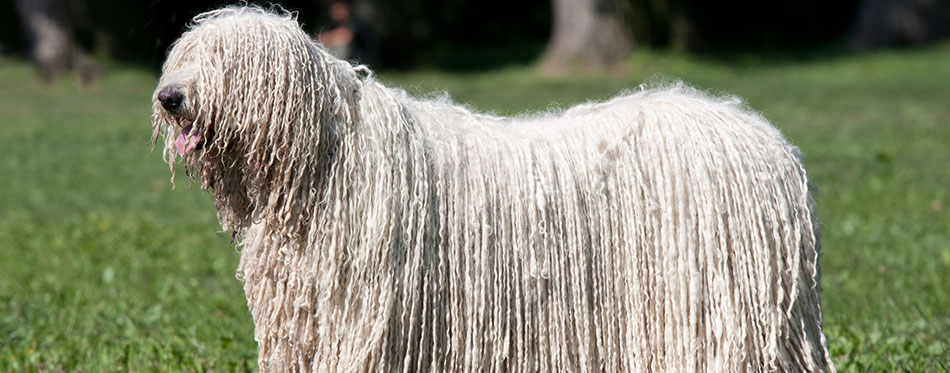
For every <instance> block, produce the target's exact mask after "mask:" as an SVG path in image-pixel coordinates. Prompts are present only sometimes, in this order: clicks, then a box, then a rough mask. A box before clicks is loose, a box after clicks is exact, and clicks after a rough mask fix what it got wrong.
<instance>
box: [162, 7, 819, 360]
mask: <svg viewBox="0 0 950 373" xmlns="http://www.w3.org/2000/svg"><path fill="white" fill-rule="evenodd" d="M153 122H154V123H153V124H154V131H155V138H156V141H157V139H158V138H159V137H163V138H164V142H165V152H164V153H165V156H166V158H167V160H168V162H169V164H170V165H171V167H172V170H174V166H175V164H177V163H181V164H183V165H184V166H185V168H186V169H187V170H189V174H190V175H192V176H194V177H197V178H200V180H201V183H202V186H203V187H205V188H210V189H211V190H212V191H213V195H214V198H215V201H216V205H217V209H218V215H219V218H220V221H221V224H222V226H223V227H224V229H226V230H232V231H233V232H235V234H236V237H237V239H238V240H239V241H240V245H241V246H242V247H243V249H242V251H241V263H240V267H239V268H238V274H239V277H240V278H241V279H242V280H243V281H244V289H245V292H246V295H247V299H248V306H249V307H250V310H251V313H252V315H253V319H254V324H255V328H256V330H255V339H256V340H257V341H258V343H259V347H260V355H259V363H260V367H261V368H262V370H269V371H287V370H294V371H296V370H302V371H328V370H330V371H333V370H336V371H350V370H354V369H359V370H370V371H396V370H403V371H428V370H433V371H536V370H540V371H559V372H560V371H648V370H649V371H711V372H721V371H765V370H781V371H824V370H833V369H834V367H833V365H832V362H831V361H830V359H829V356H828V351H827V348H826V343H825V337H824V335H823V334H822V325H821V323H822V316H821V308H820V305H819V297H818V292H819V284H820V270H819V266H818V252H819V240H818V222H817V218H816V215H815V208H814V204H813V201H812V199H811V197H810V195H809V182H808V178H807V177H806V174H805V170H804V169H803V168H802V164H801V162H800V160H799V157H798V154H797V150H796V148H794V147H793V146H791V145H789V144H788V142H786V141H785V139H784V138H783V137H782V135H781V134H780V133H779V131H778V130H776V129H775V128H774V127H772V126H771V125H770V124H769V123H768V122H767V121H766V120H765V119H763V118H762V117H761V116H758V115H756V114H754V113H752V112H749V111H747V110H745V109H744V108H743V107H742V105H741V104H740V103H739V102H738V100H735V99H718V98H713V97H709V96H706V95H703V94H702V93H699V92H697V91H695V90H692V89H690V88H687V87H684V86H682V85H674V86H670V87H665V88H660V89H652V90H650V89H643V90H640V91H638V92H636V93H632V94H628V95H624V96H619V97H616V98H614V99H612V100H609V101H607V102H602V103H591V104H585V105H581V106H577V107H574V108H571V109H569V110H567V111H564V112H559V113H543V114H537V115H534V116H523V117H517V118H503V117H496V116H491V115H483V114H477V113H473V112H471V111H470V110H468V109H466V108H464V107H461V106H459V105H456V104H453V103H452V102H449V101H448V100H420V99H416V98H413V97H410V96H408V95H407V94H405V93H404V92H403V91H400V90H394V89H390V88H386V87H384V86H383V85H381V84H380V83H378V82H377V81H376V80H374V78H373V77H372V74H371V73H369V71H368V70H366V69H365V68H364V67H356V68H354V67H353V66H351V65H350V64H349V63H347V62H344V61H341V60H338V59H336V58H334V57H332V56H330V55H329V54H328V53H327V52H326V51H325V50H324V49H323V48H322V47H321V46H319V45H317V44H316V43H315V42H314V41H313V40H311V38H310V37H309V36H308V35H307V34H306V33H304V32H303V31H302V30H301V29H300V27H299V26H298V24H297V23H296V21H295V20H294V19H293V17H292V16H290V15H288V14H283V13H280V14H275V13H271V12H269V11H264V10H261V9H259V8H253V7H251V8H246V7H231V8H225V9H221V10H216V11H212V12H208V13H205V14H202V15H200V16H198V17H197V18H196V19H195V24H194V26H192V27H191V29H190V30H189V31H188V32H186V33H185V34H184V35H183V36H182V37H181V39H180V40H178V42H177V43H176V44H175V46H174V48H173V49H172V50H171V52H170V54H169V56H168V60H167V61H166V63H165V66H164V68H163V75H162V78H161V81H160V83H159V87H158V89H157V90H156V91H155V96H154V114H153Z"/></svg>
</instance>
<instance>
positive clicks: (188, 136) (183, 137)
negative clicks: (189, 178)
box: [175, 128, 202, 155]
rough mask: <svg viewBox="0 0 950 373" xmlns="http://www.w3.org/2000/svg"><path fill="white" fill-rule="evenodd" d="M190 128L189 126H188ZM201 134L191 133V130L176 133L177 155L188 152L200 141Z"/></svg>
mask: <svg viewBox="0 0 950 373" xmlns="http://www.w3.org/2000/svg"><path fill="white" fill-rule="evenodd" d="M189 129H190V128H189ZM201 140H202V139H201V135H199V134H197V133H191V131H182V132H181V133H180V134H178V138H177V139H175V149H177V150H178V155H185V153H187V152H190V151H191V150H192V149H194V148H195V147H196V146H198V144H200V143H201Z"/></svg>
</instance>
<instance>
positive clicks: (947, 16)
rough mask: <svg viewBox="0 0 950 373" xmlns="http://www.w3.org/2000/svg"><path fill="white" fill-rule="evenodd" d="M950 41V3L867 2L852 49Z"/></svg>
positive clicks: (910, 0) (940, 0)
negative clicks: (948, 39) (946, 39)
mask: <svg viewBox="0 0 950 373" xmlns="http://www.w3.org/2000/svg"><path fill="white" fill-rule="evenodd" d="M946 37H950V0H865V1H864V2H863V3H862V4H861V9H860V11H859V13H858V18H857V22H856V24H855V28H854V30H853V31H852V34H851V45H852V46H853V47H855V48H858V49H869V48H880V47H895V46H910V45H918V44H922V43H926V42H930V41H933V40H937V39H941V38H946Z"/></svg>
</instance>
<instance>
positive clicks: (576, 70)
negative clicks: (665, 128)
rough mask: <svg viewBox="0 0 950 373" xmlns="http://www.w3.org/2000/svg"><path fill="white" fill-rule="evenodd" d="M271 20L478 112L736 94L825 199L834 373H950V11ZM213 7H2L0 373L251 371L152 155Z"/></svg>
mask: <svg viewBox="0 0 950 373" xmlns="http://www.w3.org/2000/svg"><path fill="white" fill-rule="evenodd" d="M250 3H252V4H257V3H259V4H262V5H264V6H265V7H266V6H270V5H269V4H270V3H269V2H268V3H263V2H257V1H251V2H250ZM274 3H276V4H278V5H279V6H281V7H283V8H285V9H287V10H291V11H294V12H296V14H297V18H298V20H299V21H300V22H301V23H302V25H303V27H304V29H305V30H306V31H307V32H308V33H310V34H312V35H313V36H314V38H316V39H318V40H320V41H322V42H323V43H324V44H325V45H327V47H328V48H329V49H330V50H331V51H333V52H334V53H335V54H337V55H338V56H340V57H341V58H345V59H349V60H352V61H355V62H357V63H364V64H368V65H369V66H371V67H372V68H373V69H374V70H376V71H378V72H379V79H380V80H381V81H383V82H385V83H386V84H387V85H390V86H393V87H400V88H403V89H405V90H407V91H408V92H409V93H410V94H413V95H417V96H431V95H440V94H442V93H443V92H447V93H448V94H449V95H450V96H451V97H452V98H453V99H454V100H456V101H458V102H460V103H462V104H464V105H468V106H470V107H472V108H474V109H477V110H480V111H488V112H494V113H499V114H519V113H526V112H532V111H538V110H557V109H559V108H564V107H567V106H569V105H572V104H575V103H579V102H584V101H587V100H599V99H606V98H609V97H611V96H614V95H617V94H619V93H621V92H624V91H625V90H632V89H636V88H637V87H638V86H640V85H641V84H644V83H646V84H647V85H651V84H652V85H657V84H663V82H668V81H673V80H682V81H685V82H686V83H688V84H691V85H693V86H695V87H698V88H700V89H703V90H706V91H708V92H710V93H711V94H716V95H722V94H734V95H737V96H739V97H742V98H743V99H745V101H746V103H747V105H749V106H750V107H751V108H753V109H755V110H757V111H760V112H761V113H763V115H765V117H766V118H768V119H769V120H771V121H772V122H773V123H774V124H775V125H776V126H777V127H778V128H779V129H780V130H781V131H782V132H783V133H784V134H785V135H786V136H787V137H788V138H789V140H790V141H791V142H792V143H794V144H796V145H797V146H799V147H800V148H801V150H802V152H803V154H804V162H805V165H806V168H807V169H808V171H809V175H810V177H811V178H812V180H813V182H814V184H815V185H816V186H817V190H818V192H817V198H818V204H819V214H820V217H821V227H822V230H823V245H824V247H823V257H822V259H821V265H822V268H823V271H824V277H823V282H822V284H823V285H822V287H823V293H822V305H823V311H824V313H825V328H826V333H827V334H828V338H829V347H830V350H831V351H832V355H833V356H832V359H833V360H834V361H835V363H836V364H837V365H838V368H839V370H841V371H858V372H863V371H928V372H932V371H948V370H950V187H948V185H950V123H948V122H950V43H948V41H947V40H948V37H950V0H824V1H819V0H797V1H794V0H776V1H757V0H724V1H715V2H710V1H698V0H522V1H508V0H480V1H475V0H404V1H389V0H354V1H347V2H333V1H329V0H321V1H274ZM227 4H228V2H222V1H211V0H197V1H183V0H182V1H157V0H142V1H126V0H0V149H2V154H3V155H2V156H0V371H74V370H78V371H103V370H110V371H114V370H125V371H141V370H146V371H153V370H159V371H168V370H171V371H179V370H187V371H205V370H223V371H243V370H255V369H256V361H255V359H256V345H255V343H254V341H253V339H252V335H253V325H252V323H251V320H250V316H249V315H248V312H247V308H246V305H245V301H244V295H243V291H242V289H241V284H240V282H239V281H237V280H235V279H234V272H235V268H236V265H237V260H238V255H239V254H238V249H235V248H234V247H233V245H232V243H231V242H230V235H229V234H228V233H224V232H220V226H219V225H218V224H217V221H216V217H215V212H214V207H213V203H212V200H211V198H210V196H209V195H208V194H207V193H205V192H202V191H200V190H199V189H198V188H197V187H194V186H190V184H189V181H188V179H187V177H185V176H183V175H179V176H178V178H177V183H176V185H177V188H176V189H174V190H173V189H172V183H171V182H170V180H169V178H170V177H171V176H170V175H169V172H168V167H167V165H166V164H164V163H163V162H162V160H161V155H160V154H159V153H160V152H158V151H151V152H150V151H149V149H151V147H152V139H151V129H150V112H151V94H152V91H153V90H154V87H155V83H156V81H157V78H158V74H159V71H160V66H161V63H162V61H163V60H164V58H165V54H166V52H167V51H168V49H169V46H170V45H171V44H172V43H173V42H174V41H175V39H176V38H177V37H178V36H179V35H180V34H181V33H182V32H183V31H184V30H185V29H186V28H187V25H188V24H189V21H190V19H191V18H192V17H193V16H195V15H196V14H199V13H201V12H203V11H207V10H210V9H214V8H217V7H219V6H222V5H227Z"/></svg>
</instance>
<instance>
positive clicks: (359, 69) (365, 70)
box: [353, 65, 374, 81]
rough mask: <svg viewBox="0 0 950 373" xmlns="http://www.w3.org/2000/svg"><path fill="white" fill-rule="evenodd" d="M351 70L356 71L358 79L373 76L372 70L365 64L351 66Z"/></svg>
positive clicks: (361, 79)
mask: <svg viewBox="0 0 950 373" xmlns="http://www.w3.org/2000/svg"><path fill="white" fill-rule="evenodd" d="M353 71H355V72H356V77H357V78H359V80H360V81H364V80H366V79H369V78H373V77H374V76H373V70H370V69H369V66H366V65H356V66H354V67H353Z"/></svg>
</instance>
